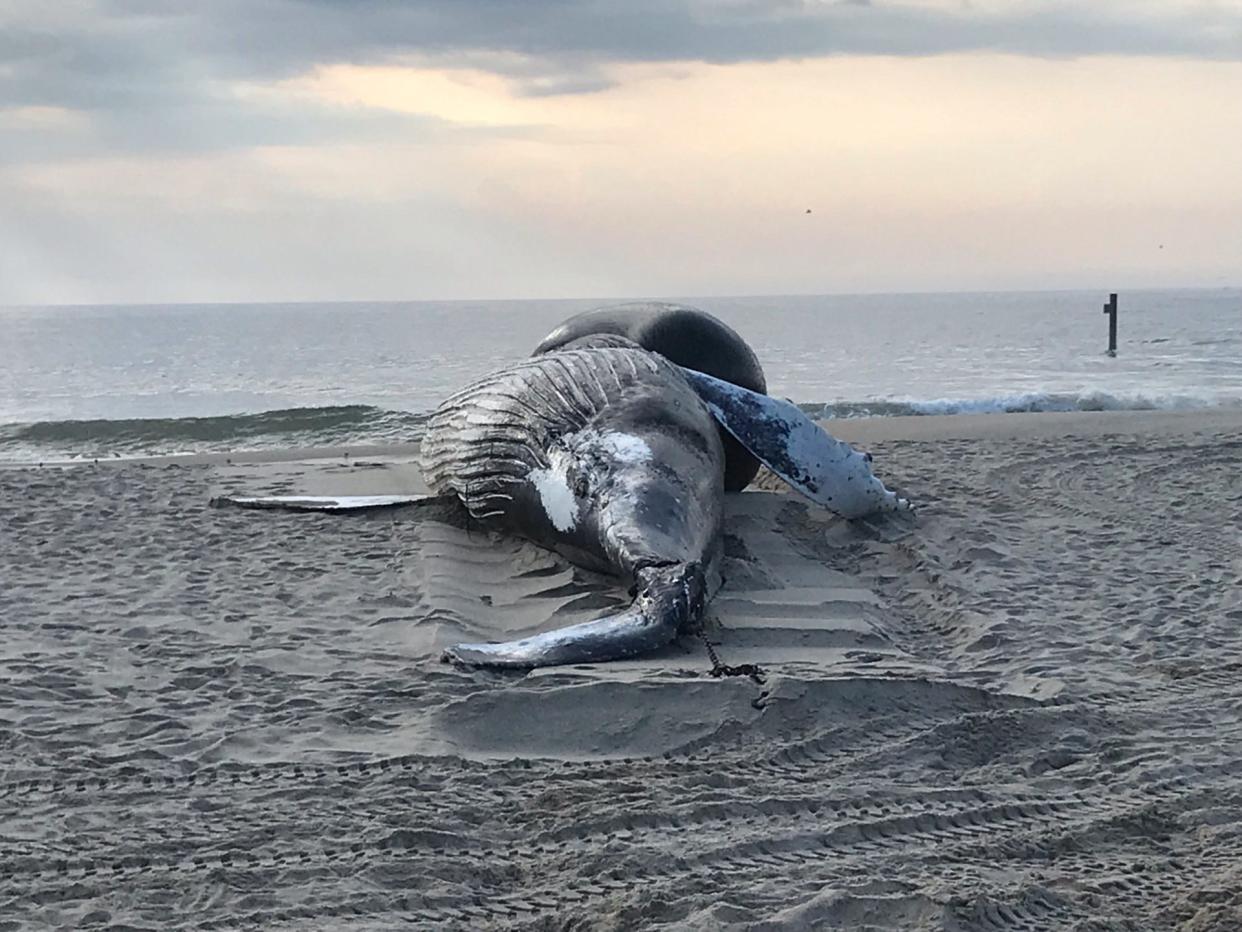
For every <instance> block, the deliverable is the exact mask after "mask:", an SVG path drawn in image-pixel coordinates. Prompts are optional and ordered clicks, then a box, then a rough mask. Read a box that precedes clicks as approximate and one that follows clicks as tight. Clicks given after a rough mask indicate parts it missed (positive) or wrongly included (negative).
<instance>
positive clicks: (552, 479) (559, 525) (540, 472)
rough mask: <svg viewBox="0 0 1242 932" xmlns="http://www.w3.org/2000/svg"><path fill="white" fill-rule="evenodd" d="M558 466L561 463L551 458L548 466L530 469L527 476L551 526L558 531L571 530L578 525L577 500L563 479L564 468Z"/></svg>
mask: <svg viewBox="0 0 1242 932" xmlns="http://www.w3.org/2000/svg"><path fill="white" fill-rule="evenodd" d="M558 466H563V464H561V463H559V462H557V461H556V460H555V459H553V461H552V465H551V467H550V468H548V469H532V470H531V471H530V475H529V476H528V477H527V478H529V479H530V482H531V485H533V486H534V487H535V490H536V491H537V492H538V493H539V500H540V501H541V502H542V503H543V510H544V511H545V512H546V513H547V515H548V520H549V521H551V522H552V526H553V527H554V528H556V529H557V530H558V531H571V530H573V529H574V528H575V527H577V526H578V500H577V499H576V498H574V493H573V490H572V489H571V488H570V487H569V483H568V482H567V481H566V480H565V472H564V470H563V469H558V468H557V467H558Z"/></svg>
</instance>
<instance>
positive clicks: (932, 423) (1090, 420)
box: [0, 408, 1242, 469]
mask: <svg viewBox="0 0 1242 932" xmlns="http://www.w3.org/2000/svg"><path fill="white" fill-rule="evenodd" d="M818 423H819V424H821V425H822V426H823V427H824V429H825V430H827V431H828V433H830V434H832V435H833V436H834V437H836V438H837V439H839V440H844V441H846V442H847V443H854V444H860V443H861V444H865V443H883V442H891V441H898V442H900V441H913V442H919V441H935V440H1006V439H1049V440H1051V439H1058V438H1065V437H1082V438H1098V437H1105V436H1110V435H1142V436H1161V437H1175V436H1201V435H1203V434H1205V433H1211V432H1213V431H1218V430H1240V429H1242V408H1194V409H1187V410H1176V411H1166V410H1161V411H1040V412H1015V413H1005V414H927V415H899V416H893V417H863V418H841V419H830V420H822V421H819V422H818ZM418 450H419V442H418V441H409V442H405V443H390V444H361V445H332V446H322V447H292V448H273V449H263V450H235V451H220V452H212V453H172V454H162V455H157V456H132V457H128V456H121V457H110V458H98V459H74V460H44V461H42V462H37V461H27V462H12V463H5V462H0V469H31V468H51V467H57V468H64V467H77V466H135V465H138V466H169V465H176V466H248V465H264V464H275V463H300V462H305V463H308V464H309V463H322V462H325V461H346V462H347V461H352V462H353V464H354V465H361V464H363V463H365V462H386V463H395V462H408V461H410V460H412V459H414V458H415V457H417V455H418Z"/></svg>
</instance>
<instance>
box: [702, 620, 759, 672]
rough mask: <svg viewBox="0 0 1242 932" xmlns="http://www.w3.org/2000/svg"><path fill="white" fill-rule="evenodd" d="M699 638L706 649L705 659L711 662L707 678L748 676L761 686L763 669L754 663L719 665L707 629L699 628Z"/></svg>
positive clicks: (718, 659)
mask: <svg viewBox="0 0 1242 932" xmlns="http://www.w3.org/2000/svg"><path fill="white" fill-rule="evenodd" d="M699 637H700V638H702V639H703V646H704V647H706V648H707V657H708V659H709V660H711V662H712V668H711V670H710V671H709V672H708V676H714V677H716V678H717V679H719V678H720V677H722V676H749V677H750V678H751V679H752V680H754V681H755V682H756V683H758V684H759V685H760V686H762V685H763V682H764V680H763V677H764V673H763V668H762V667H760V666H759V665H758V664H754V663H740V664H738V665H737V666H736V667H731V666H729V665H728V664H727V663H721V662H720V657H718V656H717V655H716V648H714V647H712V642H711V641H709V640H708V639H707V628H706V627H705V626H702V625H700V626H699Z"/></svg>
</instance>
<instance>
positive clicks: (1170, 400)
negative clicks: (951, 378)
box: [799, 392, 1242, 418]
mask: <svg viewBox="0 0 1242 932" xmlns="http://www.w3.org/2000/svg"><path fill="white" fill-rule="evenodd" d="M1238 406H1242V398H1219V397H1217V398H1203V397H1196V396H1191V395H1171V396H1167V397H1153V396H1147V395H1139V394H1134V395H1113V394H1109V393H1108V392H1081V393H1069V392H1065V393H1059V392H1025V393H1018V394H1011V395H996V396H992V397H988V398H967V399H954V398H935V399H913V398H912V399H883V400H878V401H831V402H825V403H814V404H800V405H799V407H800V408H801V409H802V410H803V411H805V412H807V414H809V415H811V416H812V417H815V418H855V417H911V416H918V415H933V414H1030V413H1039V412H1056V411H1189V410H1194V409H1198V408H1216V407H1238Z"/></svg>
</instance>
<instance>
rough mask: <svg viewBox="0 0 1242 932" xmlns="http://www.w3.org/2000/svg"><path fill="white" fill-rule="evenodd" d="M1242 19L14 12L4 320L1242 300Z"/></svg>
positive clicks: (726, 0) (828, 8) (105, 2)
mask: <svg viewBox="0 0 1242 932" xmlns="http://www.w3.org/2000/svg"><path fill="white" fill-rule="evenodd" d="M1240 163H1242V0H1090V2H1088V0H1079V2H1057V0H1040V2H1036V0H891V2H890V0H869V2H868V0H680V2H678V0H667V2H656V0H589V2H572V0H432V2H399V0H202V2H198V3H190V2H185V0H0V304H25V303H33V304H47V303H101V302H151V301H155V302H162V301H192V302H193V301H204V302H205V301H250V300H255V301H258V300H350V299H358V300H364V299H436V298H500V297H595V296H598V297H621V296H658V295H709V294H772V293H808V292H809V293H816V292H840V291H917V290H957V289H992V288H998V289H1003V288H1063V287H1091V288H1101V289H1112V290H1116V289H1124V288H1132V287H1142V286H1161V285H1174V286H1178V285H1190V286H1219V285H1239V284H1242V170H1240V169H1239V168H1238V165H1239V164H1240Z"/></svg>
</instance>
